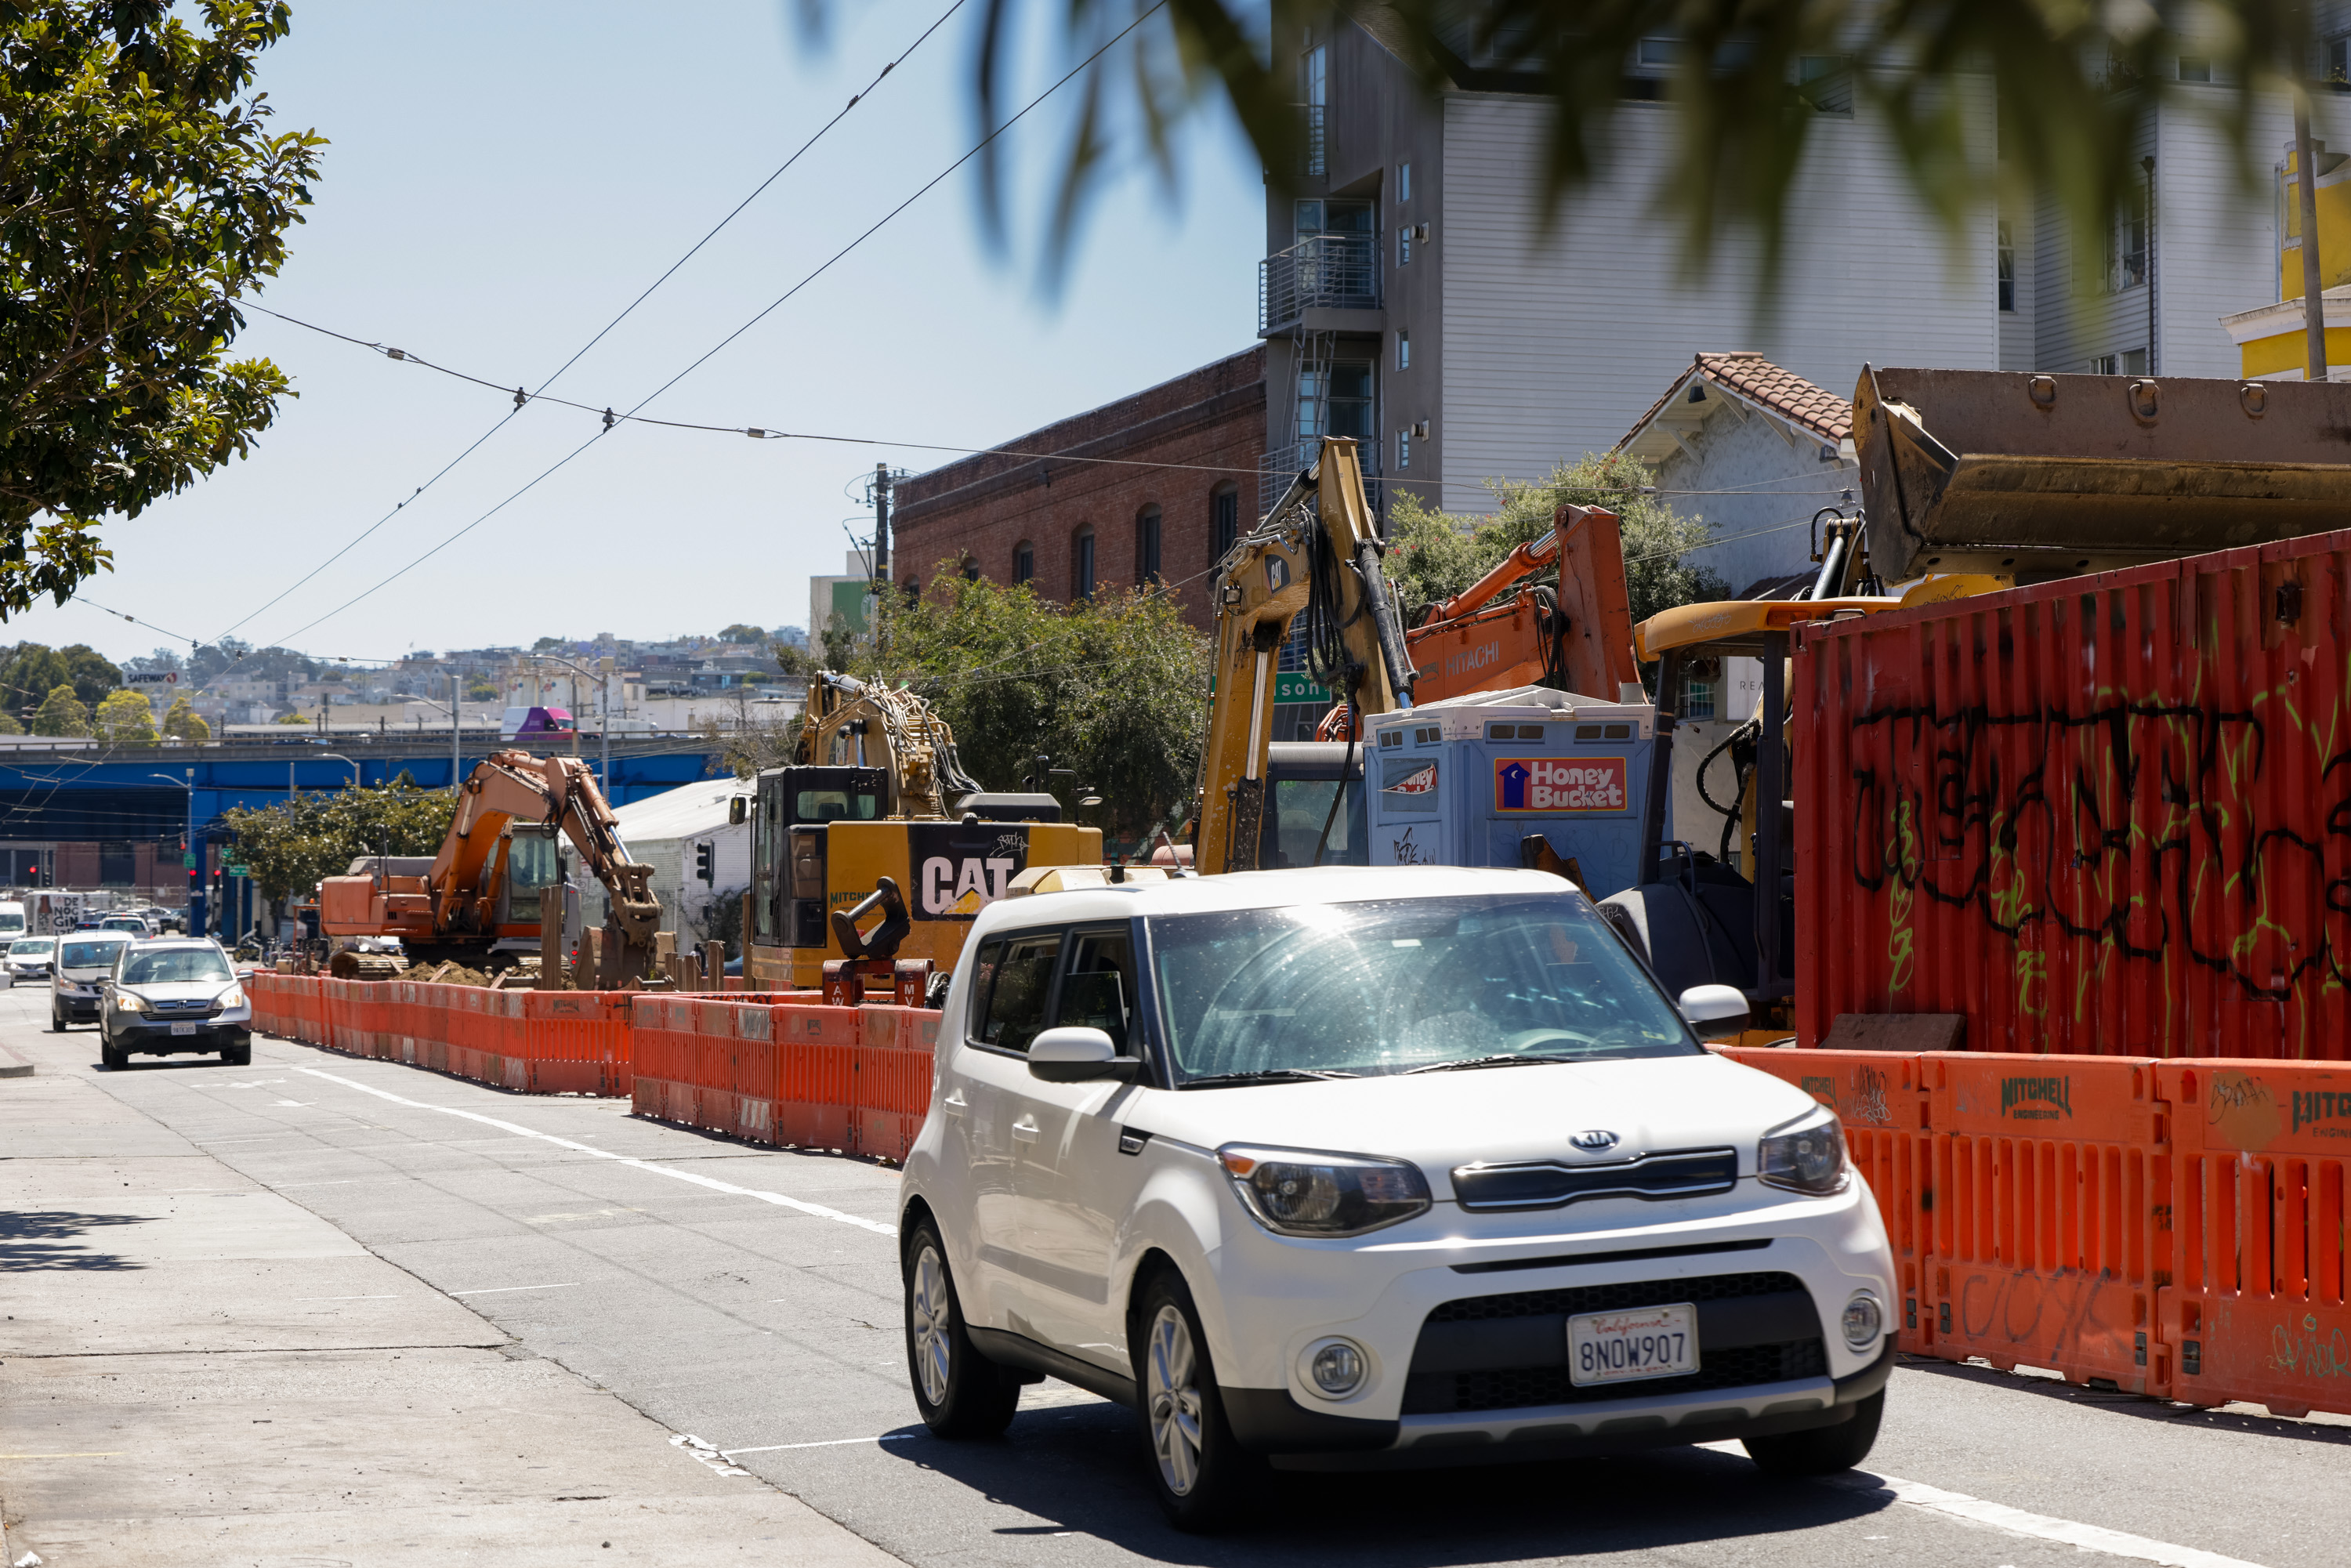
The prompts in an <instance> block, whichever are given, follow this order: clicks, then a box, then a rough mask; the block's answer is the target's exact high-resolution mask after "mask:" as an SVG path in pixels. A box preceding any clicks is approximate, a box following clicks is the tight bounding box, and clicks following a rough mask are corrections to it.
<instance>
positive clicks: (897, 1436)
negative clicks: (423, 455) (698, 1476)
mask: <svg viewBox="0 0 2351 1568" xmlns="http://www.w3.org/2000/svg"><path fill="white" fill-rule="evenodd" d="M913 1441H914V1433H912V1432H884V1433H883V1435H882V1436H880V1437H827V1438H826V1439H825V1440H824V1441H823V1442H821V1443H770V1444H768V1446H767V1447H766V1448H721V1449H719V1450H718V1451H719V1453H720V1454H722V1455H724V1456H725V1457H726V1458H730V1459H731V1458H734V1457H735V1456H736V1455H737V1454H780V1453H783V1452H785V1451H786V1450H787V1449H790V1448H849V1447H851V1446H852V1445H853V1444H857V1443H911V1442H913Z"/></svg>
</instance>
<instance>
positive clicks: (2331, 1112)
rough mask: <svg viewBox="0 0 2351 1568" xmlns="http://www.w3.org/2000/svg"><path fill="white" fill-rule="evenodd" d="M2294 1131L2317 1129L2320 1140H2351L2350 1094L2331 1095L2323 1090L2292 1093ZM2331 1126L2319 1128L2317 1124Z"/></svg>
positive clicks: (2295, 1091) (2298, 1090)
mask: <svg viewBox="0 0 2351 1568" xmlns="http://www.w3.org/2000/svg"><path fill="white" fill-rule="evenodd" d="M2321 1122H2325V1123H2329V1124H2331V1125H2328V1126H2324V1127H2320V1126H2318V1124H2319V1123H2321ZM2304 1127H2317V1130H2318V1135H2319V1136H2320V1137H2322V1138H2351V1094H2343V1093H2332V1092H2327V1091H2325V1090H2311V1091H2308V1092H2304V1091H2303V1090H2300V1089H2297V1090H2294V1131H2295V1132H2297V1133H2299V1132H2301V1131H2302V1130H2303V1129H2304Z"/></svg>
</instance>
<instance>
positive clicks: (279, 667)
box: [188, 637, 429, 686]
mask: <svg viewBox="0 0 2351 1568" xmlns="http://www.w3.org/2000/svg"><path fill="white" fill-rule="evenodd" d="M427 656H429V655H427ZM320 669H321V666H320V664H319V662H318V661H317V660H316V659H312V658H307V657H305V656H304V655H302V654H300V653H296V652H294V650H293V649H291V648H256V647H255V646H254V645H253V644H252V643H247V642H246V641H244V640H243V639H241V638H237V637H224V638H222V639H221V640H220V641H219V642H218V643H205V644H204V646H203V647H201V648H198V649H197V650H196V651H195V652H194V653H193V654H191V655H189V658H188V674H189V676H190V677H191V678H192V680H193V683H194V684H195V685H199V686H204V685H210V684H211V683H212V682H214V680H217V679H219V678H220V677H221V676H223V675H227V676H229V678H231V679H233V680H246V681H279V680H286V679H288V678H296V679H300V680H305V681H308V680H315V679H317V678H318V675H319V671H320Z"/></svg>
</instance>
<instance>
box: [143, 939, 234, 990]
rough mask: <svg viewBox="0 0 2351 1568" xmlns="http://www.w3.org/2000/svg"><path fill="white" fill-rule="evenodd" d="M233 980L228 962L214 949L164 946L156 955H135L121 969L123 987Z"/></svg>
mask: <svg viewBox="0 0 2351 1568" xmlns="http://www.w3.org/2000/svg"><path fill="white" fill-rule="evenodd" d="M233 978H235V977H234V976H232V975H231V974H230V973H229V971H228V960H227V959H225V958H224V957H222V956H220V951H219V949H218V948H214V947H167V948H165V949H163V950H162V952H160V953H137V954H133V955H132V956H131V958H130V959H129V960H128V961H127V962H126V963H124V965H123V966H122V983H123V984H124V985H126V986H161V985H171V984H180V985H193V984H195V983H196V982H199V981H203V980H227V979H233Z"/></svg>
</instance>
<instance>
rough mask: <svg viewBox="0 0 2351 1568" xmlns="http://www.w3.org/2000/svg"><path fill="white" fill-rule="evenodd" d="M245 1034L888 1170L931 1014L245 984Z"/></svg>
mask: <svg viewBox="0 0 2351 1568" xmlns="http://www.w3.org/2000/svg"><path fill="white" fill-rule="evenodd" d="M247 990H248V992H249V993H250V994H251V996H252V998H253V1007H254V1027H255V1028H256V1029H257V1030H261V1031H262V1032H263V1033H266V1034H275V1035H280V1036H283V1037H285V1038H287V1039H291V1040H302V1041H304V1042H305V1043H307V1044H311V1045H320V1046H325V1047H327V1048H329V1050H334V1051H345V1052H348V1053H350V1055H353V1056H368V1057H377V1058H381V1059H383V1060H386V1061H402V1062H406V1063H409V1064H410V1065H412V1066H416V1067H426V1068H431V1069H433V1070H434V1071H440V1072H448V1073H454V1074H455V1075H456V1076H458V1077H460V1078H470V1079H473V1080H475V1082H482V1083H490V1084H495V1085H497V1086H498V1087H500V1088H504V1089H512V1090H516V1091H518V1092H524V1093H536V1094H553V1093H567V1092H569V1093H580V1094H610V1095H622V1094H625V1095H627V1096H629V1097H630V1100H631V1103H632V1105H633V1106H634V1108H635V1110H636V1112H637V1113H638V1114H640V1115H643V1116H650V1117H653V1118H656V1119H658V1120H661V1121H665V1122H675V1123H677V1124H681V1125H683V1126H689V1127H700V1128H704V1129H705V1130H707V1131H710V1132H714V1133H723V1134H726V1135H728V1136H730V1137H737V1138H743V1139H747V1140H748V1141H750V1142H752V1143H759V1144H773V1145H783V1146H789V1147H795V1148H816V1149H830V1150H838V1151H841V1152H842V1153H847V1154H859V1155H872V1156H874V1157H876V1158H881V1159H889V1160H901V1159H904V1158H905V1155H906V1151H907V1149H908V1148H910V1147H912V1146H913V1144H914V1136H915V1134H917V1133H919V1132H920V1131H921V1130H922V1125H923V1117H924V1115H925V1113H927V1112H928V1111H929V1109H930V1103H931V1079H932V1071H933V1066H932V1048H933V1046H934V1045H935V1043H936V1041H937V1040H938V1017H939V1015H938V1014H936V1013H935V1012H929V1011H925V1010H923V1009H915V1008H828V1007H820V1006H815V1005H812V1004H810V1002H808V1001H806V1000H803V999H801V998H803V997H804V996H805V995H806V993H799V994H792V995H778V994H771V993H770V994H761V993H744V992H717V993H711V992H698V993H693V994H688V995H676V994H671V993H658V994H648V993H644V992H620V991H520V990H517V991H492V990H486V989H484V988H481V987H478V986H431V985H425V984H423V982H421V981H414V980H331V979H324V978H311V977H296V976H291V975H273V974H268V973H266V972H262V973H256V974H255V975H254V976H253V977H252V978H251V980H250V982H249V984H248V986H247Z"/></svg>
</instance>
